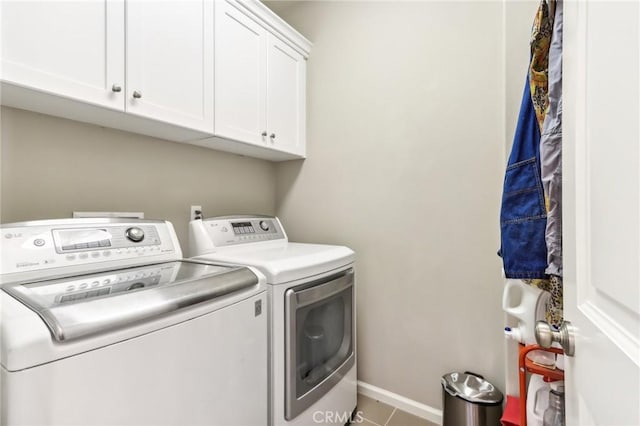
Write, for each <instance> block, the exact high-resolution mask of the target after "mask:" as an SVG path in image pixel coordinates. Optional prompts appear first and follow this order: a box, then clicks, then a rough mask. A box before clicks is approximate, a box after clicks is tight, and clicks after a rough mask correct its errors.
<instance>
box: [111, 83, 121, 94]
mask: <svg viewBox="0 0 640 426" xmlns="http://www.w3.org/2000/svg"><path fill="white" fill-rule="evenodd" d="M111 91H112V92H116V93H119V92H122V86H120V85H118V84H114V85H113V86H111Z"/></svg>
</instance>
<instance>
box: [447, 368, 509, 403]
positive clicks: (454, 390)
mask: <svg viewBox="0 0 640 426" xmlns="http://www.w3.org/2000/svg"><path fill="white" fill-rule="evenodd" d="M441 383H442V387H443V388H444V390H445V391H446V392H447V393H448V394H449V395H452V396H457V397H460V398H462V399H464V400H465V401H469V402H475V403H480V404H499V403H501V402H502V392H500V391H499V390H498V389H496V388H495V386H493V385H492V384H491V383H489V382H488V381H486V380H485V379H484V377H482V376H480V375H478V374H474V373H471V372H468V371H466V372H464V373H457V372H456V373H449V374H445V375H444V376H442V379H441Z"/></svg>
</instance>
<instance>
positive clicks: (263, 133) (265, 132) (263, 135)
mask: <svg viewBox="0 0 640 426" xmlns="http://www.w3.org/2000/svg"><path fill="white" fill-rule="evenodd" d="M262 137H263V138H264V137H267V131H266V130H265V131H264V132H262Z"/></svg>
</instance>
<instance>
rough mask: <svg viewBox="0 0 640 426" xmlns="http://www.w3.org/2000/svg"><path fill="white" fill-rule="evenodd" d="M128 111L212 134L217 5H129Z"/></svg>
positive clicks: (194, 0) (193, 0) (202, 1)
mask: <svg viewBox="0 0 640 426" xmlns="http://www.w3.org/2000/svg"><path fill="white" fill-rule="evenodd" d="M126 31H127V55H126V57H127V69H126V74H127V93H126V110H127V112H130V113H132V114H136V115H140V116H144V117H148V118H153V119H156V120H159V121H164V122H167V123H171V124H176V125H179V126H183V127H186V128H190V129H195V130H200V131H204V132H208V133H213V1H212V0H151V1H150V0H127V19H126Z"/></svg>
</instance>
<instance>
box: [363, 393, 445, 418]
mask: <svg viewBox="0 0 640 426" xmlns="http://www.w3.org/2000/svg"><path fill="white" fill-rule="evenodd" d="M358 411H359V412H360V413H361V415H362V417H363V418H364V421H363V422H362V423H360V424H362V425H366V426H371V425H375V426H436V424H435V423H431V422H429V421H427V420H425V419H423V418H420V417H417V416H414V415H413V414H409V413H407V412H406V411H402V410H400V409H398V408H396V407H393V406H391V405H388V404H385V403H384V402H380V401H377V400H375V399H373V398H369V397H368V396H364V395H360V394H358Z"/></svg>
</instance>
